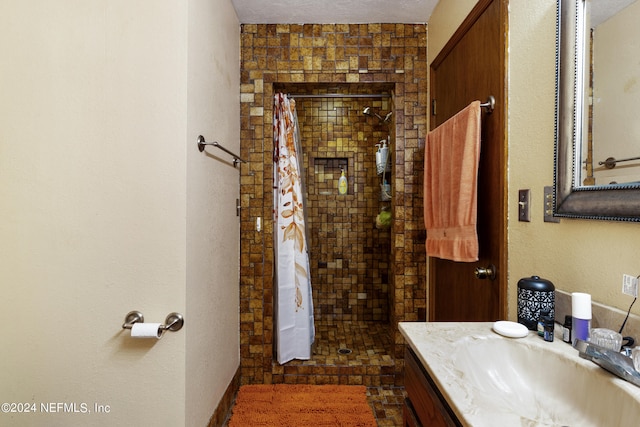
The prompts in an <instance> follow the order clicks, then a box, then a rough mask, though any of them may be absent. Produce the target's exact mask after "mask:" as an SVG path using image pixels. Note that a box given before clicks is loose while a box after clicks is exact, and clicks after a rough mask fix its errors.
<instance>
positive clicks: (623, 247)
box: [428, 0, 640, 320]
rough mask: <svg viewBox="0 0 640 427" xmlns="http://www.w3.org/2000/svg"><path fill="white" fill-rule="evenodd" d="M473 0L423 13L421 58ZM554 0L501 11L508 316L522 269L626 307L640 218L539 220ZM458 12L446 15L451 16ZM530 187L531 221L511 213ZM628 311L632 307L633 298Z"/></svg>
mask: <svg viewBox="0 0 640 427" xmlns="http://www.w3.org/2000/svg"><path fill="white" fill-rule="evenodd" d="M475 4H476V1H470V0H456V1H449V0H447V1H441V2H440V3H439V4H438V6H437V7H436V9H435V10H434V13H433V15H432V17H431V19H430V21H429V24H428V28H429V37H428V40H429V44H428V57H429V59H428V61H429V63H430V62H431V61H432V60H433V58H435V57H436V55H437V54H438V52H439V51H440V49H441V48H442V46H443V45H444V43H446V41H447V40H448V39H449V37H450V36H451V35H452V34H453V33H454V31H455V29H456V28H457V26H458V25H459V24H460V23H461V22H462V20H463V19H464V17H465V16H466V15H467V14H468V13H469V11H470V10H471V9H472V8H473V6H474V5H475ZM555 7H556V2H555V0H539V1H535V2H531V1H528V0H511V1H510V6H509V9H510V12H509V75H508V102H509V105H508V110H509V117H508V123H509V125H508V126H509V129H508V138H509V164H508V167H509V170H508V181H509V184H508V185H509V189H508V200H509V201H508V209H509V212H508V215H509V222H508V240H509V242H508V250H509V261H508V263H509V272H508V277H509V279H508V280H509V296H508V300H509V317H510V319H512V320H515V318H516V298H517V296H516V295H517V294H516V290H517V283H518V280H519V279H520V278H522V277H527V276H531V275H534V274H536V275H539V276H541V277H544V278H547V279H549V280H551V281H552V282H553V283H554V284H555V285H556V287H557V288H559V289H563V290H566V291H568V292H575V291H580V292H588V293H590V294H592V297H593V299H594V300H595V301H598V302H601V303H604V304H607V305H611V306H614V307H617V308H620V309H622V310H625V311H626V310H627V309H628V307H629V304H631V301H632V298H631V297H628V296H625V295H622V293H621V281H622V274H623V273H628V274H633V275H638V274H640V258H639V254H640V225H638V224H632V223H616V222H608V221H594V220H572V219H562V220H561V222H560V223H559V224H555V223H545V222H544V221H543V190H544V186H547V185H552V184H553V159H554V157H553V152H554V130H553V129H554V97H555V63H554V61H555V14H556V10H555ZM453 16H455V17H460V18H459V19H456V20H452V19H451V17H453ZM521 188H529V189H531V198H532V199H531V209H532V211H531V222H528V223H527V222H518V221H517V206H518V203H517V202H518V200H517V197H518V190H519V189H521ZM633 313H636V314H638V313H640V307H638V306H636V307H634V309H633Z"/></svg>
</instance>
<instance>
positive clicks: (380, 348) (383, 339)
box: [312, 321, 392, 364]
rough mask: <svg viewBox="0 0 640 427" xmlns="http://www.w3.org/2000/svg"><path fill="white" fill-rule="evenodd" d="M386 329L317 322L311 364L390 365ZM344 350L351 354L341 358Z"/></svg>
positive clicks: (368, 324) (365, 324) (380, 325)
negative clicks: (352, 361) (361, 362)
mask: <svg viewBox="0 0 640 427" xmlns="http://www.w3.org/2000/svg"><path fill="white" fill-rule="evenodd" d="M389 328H390V326H389V324H385V323H376V322H356V321H339V322H332V323H327V322H317V323H316V340H315V349H314V354H313V358H312V360H314V361H316V362H317V363H323V364H324V363H328V362H329V361H333V360H361V361H363V363H364V364H367V362H369V363H370V362H374V364H387V363H392V358H391V356H390V354H391V334H390V331H389ZM344 349H346V350H351V352H350V353H349V354H341V350H344Z"/></svg>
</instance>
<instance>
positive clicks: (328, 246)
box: [292, 89, 393, 323]
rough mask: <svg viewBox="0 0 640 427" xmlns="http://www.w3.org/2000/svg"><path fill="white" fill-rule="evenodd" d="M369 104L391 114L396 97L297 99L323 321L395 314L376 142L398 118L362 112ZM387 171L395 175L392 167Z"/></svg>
mask: <svg viewBox="0 0 640 427" xmlns="http://www.w3.org/2000/svg"><path fill="white" fill-rule="evenodd" d="M293 90H295V89H292V91H293ZM313 92H314V93H316V94H317V93H319V91H318V90H314V91H313ZM369 92H371V90H370V91H369ZM366 106H371V107H372V111H375V112H377V113H379V114H382V115H384V114H386V113H387V112H388V111H390V110H391V108H392V107H391V98H383V99H360V98H358V99H353V98H338V99H327V98H320V99H312V98H304V97H300V98H297V99H296V109H297V112H298V119H299V123H300V132H301V142H302V151H303V153H304V165H305V166H304V167H305V171H306V173H305V180H306V189H307V202H308V203H307V210H306V212H307V230H308V233H309V238H310V240H311V241H310V243H309V245H310V247H311V248H312V250H311V252H310V254H309V255H310V256H309V258H310V259H309V262H310V266H311V280H312V289H313V301H314V312H315V319H316V322H320V323H327V322H330V323H332V322H333V321H344V320H347V321H381V322H388V321H389V280H390V278H391V277H390V276H391V230H390V229H383V230H379V229H377V228H376V227H375V219H376V216H377V215H378V213H379V212H380V210H381V209H382V208H383V207H385V208H389V209H390V208H391V202H390V201H380V184H381V183H382V175H378V174H377V172H376V157H375V152H376V147H375V144H377V143H379V141H380V140H382V139H384V140H386V139H387V137H388V136H389V134H390V132H391V129H390V127H391V125H392V124H393V122H390V123H389V124H386V123H380V121H379V120H378V119H377V118H375V117H369V116H366V115H364V114H362V110H363V109H364V108H365V107H366ZM341 168H342V169H344V170H345V172H346V176H347V177H348V182H349V190H348V194H346V195H338V179H339V178H340V174H341ZM386 177H387V180H388V182H391V172H387V173H386Z"/></svg>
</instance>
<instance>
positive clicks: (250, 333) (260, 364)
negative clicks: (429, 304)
mask: <svg viewBox="0 0 640 427" xmlns="http://www.w3.org/2000/svg"><path fill="white" fill-rule="evenodd" d="M241 39H242V46H241V49H242V52H241V58H242V64H241V73H242V75H241V94H240V96H241V99H240V101H241V126H242V129H241V155H242V157H243V158H246V159H248V160H249V163H248V165H243V166H242V171H241V191H240V194H241V195H240V198H241V200H240V202H241V260H240V262H241V272H240V287H241V289H240V298H241V301H240V310H241V313H240V319H241V325H240V328H241V343H240V349H241V372H240V375H241V382H242V383H243V384H250V383H281V382H286V383H309V384H323V383H332V384H364V385H369V386H379V385H394V384H395V385H401V384H402V375H398V374H401V373H402V371H403V366H404V364H403V360H402V358H403V345H404V342H403V338H402V337H401V335H400V333H399V332H398V330H397V323H398V322H400V321H415V320H424V319H425V317H426V295H425V293H426V292H425V288H426V284H425V280H426V271H425V270H426V256H425V251H424V225H423V220H422V210H423V204H422V198H423V196H422V162H423V151H424V138H425V136H426V131H427V117H426V110H427V108H426V106H427V104H426V103H427V64H426V27H425V26H424V25H414V24H330V25H319V24H313V25H290V24H277V25H276V24H268V25H267V24H265V25H255V24H251V25H243V27H242V36H241ZM276 92H285V93H291V94H297V95H299V97H297V98H296V103H297V111H298V116H299V121H300V129H301V133H302V144H303V151H304V158H305V168H306V175H305V177H306V179H307V190H308V191H307V192H308V207H307V215H308V223H307V226H308V228H309V230H310V239H311V246H310V263H311V268H312V270H311V280H312V286H313V296H314V306H315V309H314V313H315V317H316V329H317V339H316V341H317V347H316V349H315V354H314V356H313V358H312V360H310V361H292V362H289V363H287V364H285V365H284V366H280V365H279V364H278V363H277V362H276V361H275V360H274V357H273V343H274V338H275V333H276V332H275V328H274V323H273V313H274V306H273V284H274V281H273V267H274V252H273V229H272V228H273V220H272V217H273V107H272V105H273V95H274V93H276ZM327 93H331V94H335V93H341V94H359V95H364V94H369V95H371V94H387V95H390V96H389V97H376V98H363V97H344V98H342V97H331V98H324V97H323V98H305V97H304V96H302V95H304V94H315V95H318V94H327ZM365 106H370V107H372V111H375V112H378V113H379V114H384V113H387V112H388V111H392V112H393V115H392V118H391V120H390V121H389V122H388V123H384V122H382V121H380V120H378V119H377V118H375V117H371V116H366V115H364V114H362V111H363V109H364V107H365ZM389 136H390V137H391V152H392V157H391V158H392V160H393V163H394V164H393V168H392V171H391V173H390V174H391V176H390V177H389V178H388V183H389V184H390V185H391V188H392V190H391V193H392V195H393V198H392V199H391V200H390V201H382V200H380V184H381V183H382V181H381V176H379V175H377V173H376V168H375V151H376V147H375V144H376V143H378V142H379V140H381V139H387V138H388V137H389ZM341 168H344V169H346V173H347V176H348V178H349V193H348V194H347V195H344V196H342V195H338V194H337V180H338V178H339V176H340V170H341ZM382 208H387V209H390V210H391V211H392V215H393V223H392V226H391V228H390V229H387V230H382V229H378V228H376V227H375V225H374V224H375V218H376V215H377V214H378V213H379V212H380V210H381V209H382ZM257 218H261V220H262V224H263V226H262V228H261V230H260V231H257V230H256V220H257ZM345 346H346V347H352V346H353V347H357V348H353V349H351V348H350V349H351V350H353V352H352V353H351V354H346V355H343V354H338V352H337V351H336V350H337V349H338V348H340V347H345Z"/></svg>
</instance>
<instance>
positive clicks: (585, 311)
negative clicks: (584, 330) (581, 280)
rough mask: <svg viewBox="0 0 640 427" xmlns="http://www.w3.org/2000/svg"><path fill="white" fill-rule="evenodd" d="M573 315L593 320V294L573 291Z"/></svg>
mask: <svg viewBox="0 0 640 427" xmlns="http://www.w3.org/2000/svg"><path fill="white" fill-rule="evenodd" d="M571 315H572V316H573V317H575V318H577V319H584V320H591V295H589V294H584V293H582V292H573V293H572V294H571Z"/></svg>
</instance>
